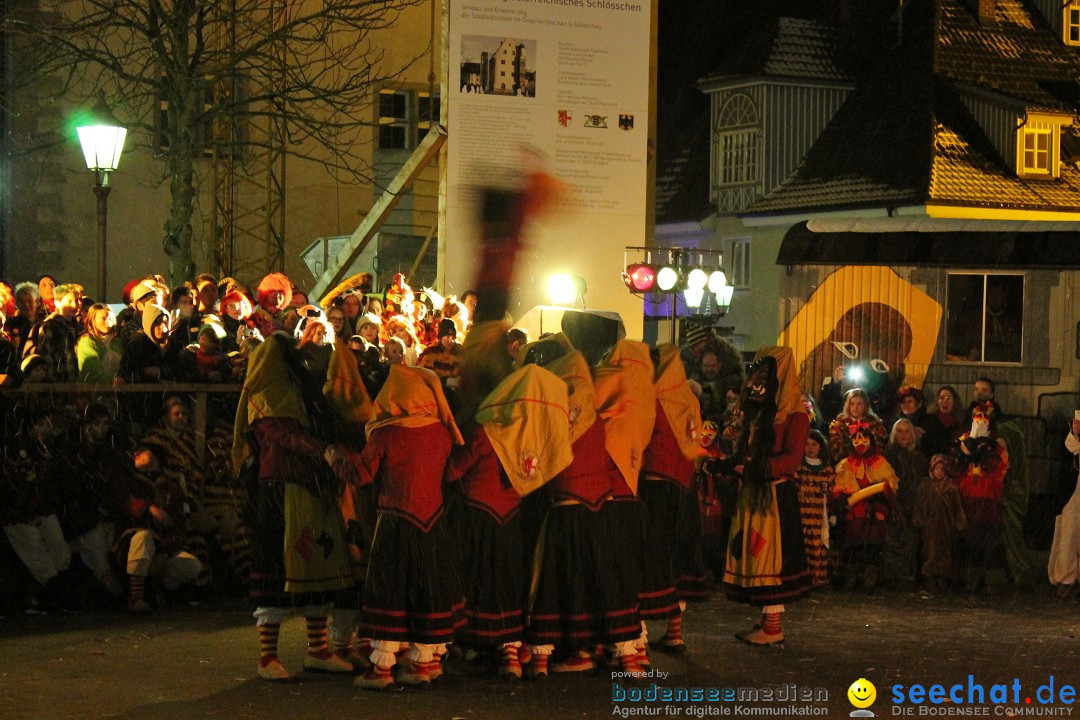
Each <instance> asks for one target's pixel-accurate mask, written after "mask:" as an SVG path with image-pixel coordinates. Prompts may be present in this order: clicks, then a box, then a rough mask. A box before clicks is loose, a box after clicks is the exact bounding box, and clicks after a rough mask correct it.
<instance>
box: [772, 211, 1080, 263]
mask: <svg viewBox="0 0 1080 720" xmlns="http://www.w3.org/2000/svg"><path fill="white" fill-rule="evenodd" d="M1068 225H1070V226H1073V225H1074V224H1073V223H1068ZM776 264H777V265H911V266H917V267H964V268H1053V269H1080V230H1077V229H1070V230H1063V231H1050V230H1037V231H1035V230H1023V231H1021V230H1012V229H1010V230H1008V231H1004V232H1000V231H987V230H981V229H980V230H964V231H960V230H942V231H930V230H927V231H914V230H900V231H896V232H870V231H865V230H851V231H823V232H814V231H813V230H811V229H810V228H809V227H807V223H806V222H805V221H804V222H800V223H798V224H797V225H793V226H792V227H791V229H789V230H788V231H787V234H785V235H784V240H783V242H781V243H780V252H779V254H778V255H777V258H776Z"/></svg>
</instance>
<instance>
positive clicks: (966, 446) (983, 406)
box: [953, 400, 1009, 592]
mask: <svg viewBox="0 0 1080 720" xmlns="http://www.w3.org/2000/svg"><path fill="white" fill-rule="evenodd" d="M969 417H970V418H971V429H970V430H969V431H968V432H966V433H964V434H963V435H961V436H960V444H959V446H958V448H957V449H956V450H954V451H953V465H954V467H955V468H957V470H956V472H955V475H954V476H955V477H956V486H957V488H958V489H959V490H960V502H961V504H962V505H963V507H964V515H965V517H967V523H968V526H967V530H965V531H964V532H963V533H961V534H960V542H959V544H958V550H959V553H960V564H961V568H962V572H963V581H964V590H965V591H967V592H975V591H976V590H978V589H979V586H980V584H985V586H986V588H987V590H989V591H991V592H992V591H995V590H997V589H998V588H1000V587H1001V586H1002V585H1003V584H1004V583H1005V580H1006V577H1005V541H1004V535H1003V532H1002V520H1003V513H1004V500H1003V493H1004V481H1005V474H1006V473H1007V472H1008V471H1009V453H1008V450H1006V448H1005V443H1004V441H1002V440H1001V438H999V437H998V435H997V423H998V420H999V418H1000V417H1001V409H1000V408H999V407H998V405H997V403H996V402H994V401H993V400H985V401H983V402H978V401H976V402H974V403H972V404H971V407H970V408H969Z"/></svg>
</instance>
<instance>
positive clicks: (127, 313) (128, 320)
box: [116, 277, 164, 347]
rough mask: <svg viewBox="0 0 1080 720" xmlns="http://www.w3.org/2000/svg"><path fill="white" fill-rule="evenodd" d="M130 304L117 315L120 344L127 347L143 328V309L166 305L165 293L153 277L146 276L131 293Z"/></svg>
mask: <svg viewBox="0 0 1080 720" xmlns="http://www.w3.org/2000/svg"><path fill="white" fill-rule="evenodd" d="M129 297H130V302H129V303H128V306H127V307H126V308H124V309H123V310H121V311H120V314H119V315H117V316H116V326H117V328H118V329H117V333H118V334H119V336H120V344H121V345H122V346H124V347H127V345H128V343H129V342H130V341H131V338H132V336H134V335H135V334H136V333H138V332H139V331H140V330H142V329H143V322H142V315H143V311H144V310H145V309H146V308H147V307H149V306H151V305H157V306H158V307H164V305H163V304H162V303H163V302H164V293H163V292H162V291H161V289H160V288H159V287H158V285H157V283H156V282H155V281H154V279H153V278H152V277H146V278H143V279H142V280H140V281H139V282H138V283H136V284H135V285H134V286H133V287H132V288H131V291H130V293H129Z"/></svg>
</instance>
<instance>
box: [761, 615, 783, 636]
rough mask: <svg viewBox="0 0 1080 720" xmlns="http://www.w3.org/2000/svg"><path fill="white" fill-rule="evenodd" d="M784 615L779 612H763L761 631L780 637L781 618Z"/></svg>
mask: <svg viewBox="0 0 1080 720" xmlns="http://www.w3.org/2000/svg"><path fill="white" fill-rule="evenodd" d="M781 615H783V613H778V612H772V613H769V612H763V613H761V629H762V630H763V631H764V633H765V634H766V635H779V634H780V631H781V628H780V616H781Z"/></svg>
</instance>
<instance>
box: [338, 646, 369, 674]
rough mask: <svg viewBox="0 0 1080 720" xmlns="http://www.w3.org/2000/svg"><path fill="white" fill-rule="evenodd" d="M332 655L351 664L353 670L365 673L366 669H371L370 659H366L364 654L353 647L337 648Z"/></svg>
mask: <svg viewBox="0 0 1080 720" xmlns="http://www.w3.org/2000/svg"><path fill="white" fill-rule="evenodd" d="M334 655H335V656H336V657H337V658H338V659H339V660H344V661H345V662H347V663H349V664H350V665H352V668H353V672H357V673H366V672H367V671H368V670H370V669H371V661H370V660H368V659H367V658H366V657H365V656H363V655H361V654H360V653H358V652H357V651H356V650H355V649H351V650H338V651H335V652H334Z"/></svg>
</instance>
